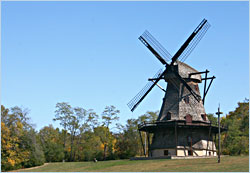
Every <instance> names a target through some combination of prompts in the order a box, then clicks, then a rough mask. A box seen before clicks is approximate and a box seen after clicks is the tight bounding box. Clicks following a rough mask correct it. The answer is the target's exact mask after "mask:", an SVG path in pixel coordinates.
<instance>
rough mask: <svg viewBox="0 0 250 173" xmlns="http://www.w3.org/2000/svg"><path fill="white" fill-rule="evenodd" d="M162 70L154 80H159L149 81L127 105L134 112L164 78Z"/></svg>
mask: <svg viewBox="0 0 250 173" xmlns="http://www.w3.org/2000/svg"><path fill="white" fill-rule="evenodd" d="M162 75H163V73H162V69H160V70H159V71H158V72H157V73H156V74H155V75H154V77H153V78H158V80H156V81H154V82H153V81H149V82H148V83H147V84H146V85H145V87H144V88H143V89H142V90H141V91H140V92H139V93H138V94H137V95H136V96H135V97H134V98H133V99H132V100H130V102H129V103H128V104H127V105H128V107H129V108H130V109H131V111H132V112H133V111H134V110H135V108H136V107H137V106H138V105H139V103H140V102H141V101H142V100H143V99H144V98H145V97H146V95H147V94H148V93H149V92H150V91H151V90H152V88H153V87H154V86H155V85H156V83H157V82H158V81H159V80H160V78H161V77H162Z"/></svg>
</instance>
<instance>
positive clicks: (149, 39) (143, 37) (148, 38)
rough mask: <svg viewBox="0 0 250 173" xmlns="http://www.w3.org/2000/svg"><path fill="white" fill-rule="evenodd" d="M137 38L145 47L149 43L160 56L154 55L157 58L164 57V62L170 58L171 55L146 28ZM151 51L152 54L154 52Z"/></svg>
mask: <svg viewBox="0 0 250 173" xmlns="http://www.w3.org/2000/svg"><path fill="white" fill-rule="evenodd" d="M139 40H140V41H141V42H142V43H143V44H144V45H145V46H146V47H148V46H149V45H150V46H151V47H152V48H153V49H154V51H156V52H157V54H158V55H159V56H160V57H157V55H156V57H157V58H162V59H164V61H165V62H167V61H169V60H171V58H172V55H171V54H170V53H169V52H168V51H167V50H166V49H165V48H164V47H163V46H162V45H161V44H160V43H159V42H158V41H157V40H156V39H155V38H154V37H153V36H152V35H151V34H150V33H149V32H148V31H147V30H146V31H145V32H144V33H143V34H142V35H141V36H140V37H139ZM145 41H146V42H145ZM148 44H149V45H148ZM152 53H153V54H154V52H152ZM160 61H161V60H160ZM161 62H162V61H161ZM163 64H164V63H163Z"/></svg>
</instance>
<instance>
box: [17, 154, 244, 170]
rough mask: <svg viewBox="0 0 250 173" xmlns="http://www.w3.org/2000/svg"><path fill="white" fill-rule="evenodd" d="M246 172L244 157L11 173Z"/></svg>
mask: <svg viewBox="0 0 250 173" xmlns="http://www.w3.org/2000/svg"><path fill="white" fill-rule="evenodd" d="M17 171H18V172H248V171H249V157H248V156H226V157H222V158H221V163H220V164H218V163H217V158H209V159H181V160H169V159H160V160H134V161H130V160H113V161H99V162H97V163H94V162H65V163H48V164H47V165H45V166H42V167H39V168H33V169H23V170H16V171H15V172H17Z"/></svg>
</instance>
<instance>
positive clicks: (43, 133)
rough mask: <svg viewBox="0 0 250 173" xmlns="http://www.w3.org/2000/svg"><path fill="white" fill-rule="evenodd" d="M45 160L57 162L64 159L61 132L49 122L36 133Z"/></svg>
mask: <svg viewBox="0 0 250 173" xmlns="http://www.w3.org/2000/svg"><path fill="white" fill-rule="evenodd" d="M38 137H39V141H40V143H41V146H42V148H43V151H44V155H45V159H46V162H59V161H62V160H63V159H64V148H63V142H62V140H61V132H60V131H59V129H58V128H57V129H54V127H53V126H52V125H51V124H50V125H49V126H45V127H43V128H42V129H41V130H40V131H39V134H38Z"/></svg>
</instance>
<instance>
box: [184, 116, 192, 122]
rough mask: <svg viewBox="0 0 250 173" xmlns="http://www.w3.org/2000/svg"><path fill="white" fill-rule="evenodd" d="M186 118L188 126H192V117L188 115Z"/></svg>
mask: <svg viewBox="0 0 250 173" xmlns="http://www.w3.org/2000/svg"><path fill="white" fill-rule="evenodd" d="M185 118H186V124H192V116H191V115H190V114H187V116H186V117H185Z"/></svg>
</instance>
